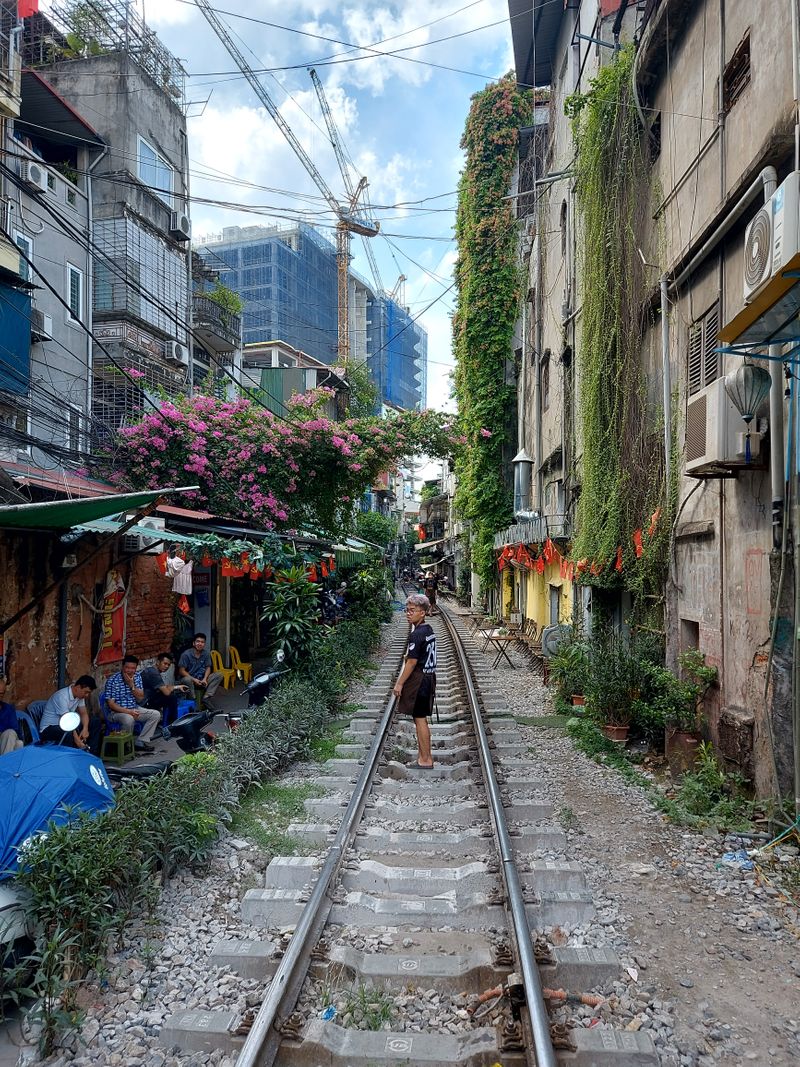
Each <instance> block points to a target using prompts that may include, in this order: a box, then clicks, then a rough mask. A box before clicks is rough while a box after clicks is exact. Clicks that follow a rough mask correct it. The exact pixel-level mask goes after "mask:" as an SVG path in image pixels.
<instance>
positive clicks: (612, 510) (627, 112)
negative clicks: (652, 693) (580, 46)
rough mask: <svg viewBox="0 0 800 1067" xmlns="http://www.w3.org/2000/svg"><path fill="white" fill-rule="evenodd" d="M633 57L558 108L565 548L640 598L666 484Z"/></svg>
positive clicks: (653, 571)
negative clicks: (575, 285)
mask: <svg viewBox="0 0 800 1067" xmlns="http://www.w3.org/2000/svg"><path fill="white" fill-rule="evenodd" d="M634 56H635V50H634V48H633V47H632V46H629V47H627V48H624V49H622V50H621V51H620V52H619V54H618V55H617V56H616V58H615V60H614V62H613V63H611V64H610V65H609V66H607V67H604V68H603V69H602V70H601V71H600V73H599V74H598V76H597V78H595V79H594V81H593V82H592V85H591V89H590V90H589V92H588V93H586V94H585V95H582V96H580V95H576V96H573V97H570V98H569V99H568V100H567V102H566V107H565V110H566V112H567V115H568V116H570V117H571V118H572V122H573V134H574V138H575V145H576V150H577V156H576V164H575V169H576V187H577V198H578V210H579V213H580V223H581V225H580V229H579V233H580V239H579V249H578V252H579V258H578V262H579V271H580V289H581V297H582V310H581V326H580V330H581V336H580V345H579V349H578V359H577V371H578V381H579V383H580V384H579V388H580V407H579V413H578V418H579V434H580V450H581V457H582V458H581V462H580V480H581V495H580V499H579V502H578V512H577V520H576V528H577V532H576V539H575V545H574V553H573V554H574V557H575V558H576V559H578V560H587V561H589V563H590V565H591V566H590V568H589V569H587V570H585V571H584V572H583V579H584V580H587V581H590V582H591V583H592V584H593V585H604V586H611V585H620V584H622V585H624V586H625V587H626V588H628V589H630V590H631V591H632V592H633V593H634V594H635V595H636V596H637V599H641V597H642V596H647V595H650V594H652V593H653V592H655V591H656V590H658V588H659V586H660V584H661V579H662V577H663V572H664V567H665V565H666V559H667V551H668V545H669V528H670V515H671V510H672V509H671V502H672V498H673V493H672V492H667V488H666V485H665V473H664V459H663V418H664V413H663V411H661V410H657V409H656V407H655V404H653V403H648V397H647V390H646V382H645V378H644V373H643V369H642V362H641V358H642V342H643V338H644V333H645V328H646V326H647V316H648V314H649V312H648V306H647V302H646V299H645V297H646V294H645V278H644V264H643V262H642V257H641V255H640V254H639V247H640V246H641V244H642V240H643V239H642V234H643V233H644V230H645V223H646V217H647V212H648V208H649V204H650V195H649V193H650V176H649V172H648V163H647V154H646V153H647V142H646V135H645V134H644V131H642V129H641V126H640V125H639V123H638V118H637V110H636V108H635V106H634V100H633V97H632V90H631V86H632V66H633V60H634ZM653 516H654V517H655V519H654V521H653V520H652V517H653ZM640 537H641V541H640V542H639V545H640V547H638V548H637V541H639V538H640ZM620 549H621V558H619V556H618V553H619V550H620ZM618 559H619V566H615V564H616V563H617V561H618Z"/></svg>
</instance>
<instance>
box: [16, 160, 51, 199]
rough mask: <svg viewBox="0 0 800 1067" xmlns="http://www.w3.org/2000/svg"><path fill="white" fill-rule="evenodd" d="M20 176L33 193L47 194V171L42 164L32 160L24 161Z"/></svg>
mask: <svg viewBox="0 0 800 1067" xmlns="http://www.w3.org/2000/svg"><path fill="white" fill-rule="evenodd" d="M19 176H20V179H21V180H22V182H23V183H24V184H25V185H27V186H28V188H29V189H31V190H32V191H33V192H35V193H46V192H47V170H46V169H45V168H44V167H43V166H42V164H41V163H35V162H34V161H33V160H32V159H24V160H23V161H22V164H21V166H20V169H19Z"/></svg>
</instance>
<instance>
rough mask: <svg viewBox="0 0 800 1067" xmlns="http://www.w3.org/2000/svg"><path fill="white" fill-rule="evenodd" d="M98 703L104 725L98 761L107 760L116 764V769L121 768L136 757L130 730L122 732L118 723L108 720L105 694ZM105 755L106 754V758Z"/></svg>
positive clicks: (102, 694)
mask: <svg viewBox="0 0 800 1067" xmlns="http://www.w3.org/2000/svg"><path fill="white" fill-rule="evenodd" d="M99 701H100V710H101V711H102V713H103V718H104V719H105V723H106V733H105V736H104V737H103V744H102V747H101V749H100V759H102V760H104V759H106V758H107V759H108V762H109V763H116V765H117V766H118V767H121V766H122V765H123V764H124V763H127V762H128V760H132V759H133V758H134V757H135V755H136V753H135V751H134V748H133V734H132V733H131V732H130V730H123V729H122V726H121V725H120V723H118V722H113V721H112V720H111V719H109V717H108V703H107V701H106V695H105V693H101V694H100V697H99ZM106 753H108V755H107V756H106Z"/></svg>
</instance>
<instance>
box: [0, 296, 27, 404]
mask: <svg viewBox="0 0 800 1067" xmlns="http://www.w3.org/2000/svg"><path fill="white" fill-rule="evenodd" d="M30 380H31V298H30V295H29V294H28V293H27V292H24V291H23V290H21V289H12V288H11V286H10V285H3V283H2V282H0V389H5V390H6V391H7V392H9V393H19V394H23V393H27V392H28V389H29V388H30Z"/></svg>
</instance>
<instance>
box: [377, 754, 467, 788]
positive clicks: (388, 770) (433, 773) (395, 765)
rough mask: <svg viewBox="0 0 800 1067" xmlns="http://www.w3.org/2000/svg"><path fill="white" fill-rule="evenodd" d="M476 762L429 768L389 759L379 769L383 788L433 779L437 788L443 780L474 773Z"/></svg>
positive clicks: (465, 761) (459, 777)
mask: <svg viewBox="0 0 800 1067" xmlns="http://www.w3.org/2000/svg"><path fill="white" fill-rule="evenodd" d="M474 767H475V764H474V763H473V762H472V761H467V760H463V761H462V762H461V763H444V764H439V765H438V766H437V765H435V764H434V766H433V767H432V768H431V769H429V770H423V769H422V768H419V767H415V766H414V764H413V763H400V762H399V761H398V760H389V761H388V762H387V763H382V764H380V766H379V768H378V771H379V773H380V776H381V789H383V790H385V789H390V791H393V789H394V787H396V786H400V787H401V788H400V790H399V791H400V792H402V787H404V786H406V785H409V784H411V783H412V782H414V783H419V782H421V781H426V780H432V781H434V782H435V783H437V788H438V786H439V785H441V784H442V782H443V781H448V782H453V781H458V780H459V779H462V778H468V777H470V776H471V775H472V773H473V770H474Z"/></svg>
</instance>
